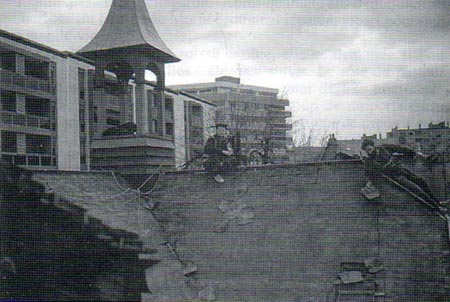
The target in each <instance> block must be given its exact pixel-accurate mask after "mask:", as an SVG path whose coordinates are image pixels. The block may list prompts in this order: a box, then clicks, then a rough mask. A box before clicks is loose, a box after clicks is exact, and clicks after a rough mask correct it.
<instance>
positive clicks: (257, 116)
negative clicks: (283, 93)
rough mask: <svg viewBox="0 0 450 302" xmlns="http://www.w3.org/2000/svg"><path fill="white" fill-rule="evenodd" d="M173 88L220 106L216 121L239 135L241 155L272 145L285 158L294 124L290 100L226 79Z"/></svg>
mask: <svg viewBox="0 0 450 302" xmlns="http://www.w3.org/2000/svg"><path fill="white" fill-rule="evenodd" d="M171 88H172V89H176V90H180V91H185V92H188V93H190V94H192V95H198V96H201V97H202V98H204V99H207V100H210V101H211V102H213V103H214V104H216V105H217V113H216V121H217V122H218V123H225V124H227V125H228V127H229V128H230V130H231V132H232V134H233V135H238V136H239V137H240V142H241V152H242V153H243V154H245V155H249V154H250V153H251V152H252V151H254V150H261V148H262V145H263V144H265V143H267V144H269V145H270V149H271V151H272V154H274V155H275V157H276V156H278V157H279V158H283V157H285V153H286V146H287V145H288V144H290V143H291V141H292V138H291V136H290V135H289V130H291V129H292V125H291V124H289V123H288V121H287V119H288V118H290V117H292V113H291V112H290V111H288V110H287V107H288V106H289V100H286V99H280V98H278V90H277V89H272V88H266V87H259V86H250V85H244V84H241V81H240V79H239V78H235V77H229V76H223V77H219V78H216V80H215V82H213V83H197V84H186V85H175V86H171Z"/></svg>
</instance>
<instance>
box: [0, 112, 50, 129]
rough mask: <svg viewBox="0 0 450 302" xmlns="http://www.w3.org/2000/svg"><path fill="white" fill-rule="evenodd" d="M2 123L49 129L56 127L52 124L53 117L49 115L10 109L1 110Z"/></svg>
mask: <svg viewBox="0 0 450 302" xmlns="http://www.w3.org/2000/svg"><path fill="white" fill-rule="evenodd" d="M0 123H3V124H8V125H17V126H24V127H32V128H40V129H47V130H53V129H54V126H52V124H54V122H53V123H52V121H51V119H50V118H48V117H42V116H37V115H31V114H22V113H16V112H10V111H0Z"/></svg>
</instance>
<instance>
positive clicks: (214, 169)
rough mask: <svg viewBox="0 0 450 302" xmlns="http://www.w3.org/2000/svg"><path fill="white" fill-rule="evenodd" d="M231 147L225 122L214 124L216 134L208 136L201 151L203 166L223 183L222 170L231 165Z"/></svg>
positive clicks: (215, 178)
mask: <svg viewBox="0 0 450 302" xmlns="http://www.w3.org/2000/svg"><path fill="white" fill-rule="evenodd" d="M232 155H233V148H232V145H231V140H230V133H229V131H228V128H227V125H226V124H217V125H216V134H215V135H214V136H212V137H210V138H209V139H208V140H207V142H206V145H205V149H204V152H203V157H204V167H205V169H206V171H208V172H210V173H211V174H212V175H213V178H214V180H215V181H216V182H218V183H223V182H224V179H223V177H222V175H221V173H222V172H224V171H226V170H228V169H229V168H230V167H231V161H232V158H231V157H232Z"/></svg>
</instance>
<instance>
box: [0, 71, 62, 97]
mask: <svg viewBox="0 0 450 302" xmlns="http://www.w3.org/2000/svg"><path fill="white" fill-rule="evenodd" d="M0 82H1V83H6V84H9V85H13V86H19V87H23V88H27V89H32V90H37V91H44V92H47V93H50V94H55V92H56V87H55V85H50V82H49V81H46V80H42V79H37V78H34V77H31V76H26V75H23V74H19V73H15V72H12V71H9V70H5V69H0Z"/></svg>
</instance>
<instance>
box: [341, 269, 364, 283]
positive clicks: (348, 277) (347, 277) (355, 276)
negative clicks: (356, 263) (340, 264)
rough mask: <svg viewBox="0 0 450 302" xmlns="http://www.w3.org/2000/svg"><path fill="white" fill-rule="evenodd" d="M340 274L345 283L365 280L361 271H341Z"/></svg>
mask: <svg viewBox="0 0 450 302" xmlns="http://www.w3.org/2000/svg"><path fill="white" fill-rule="evenodd" d="M338 275H339V278H341V280H342V282H343V283H344V284H349V283H357V282H363V281H364V277H363V275H362V273H361V272H360V271H346V272H342V273H339V274H338Z"/></svg>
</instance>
